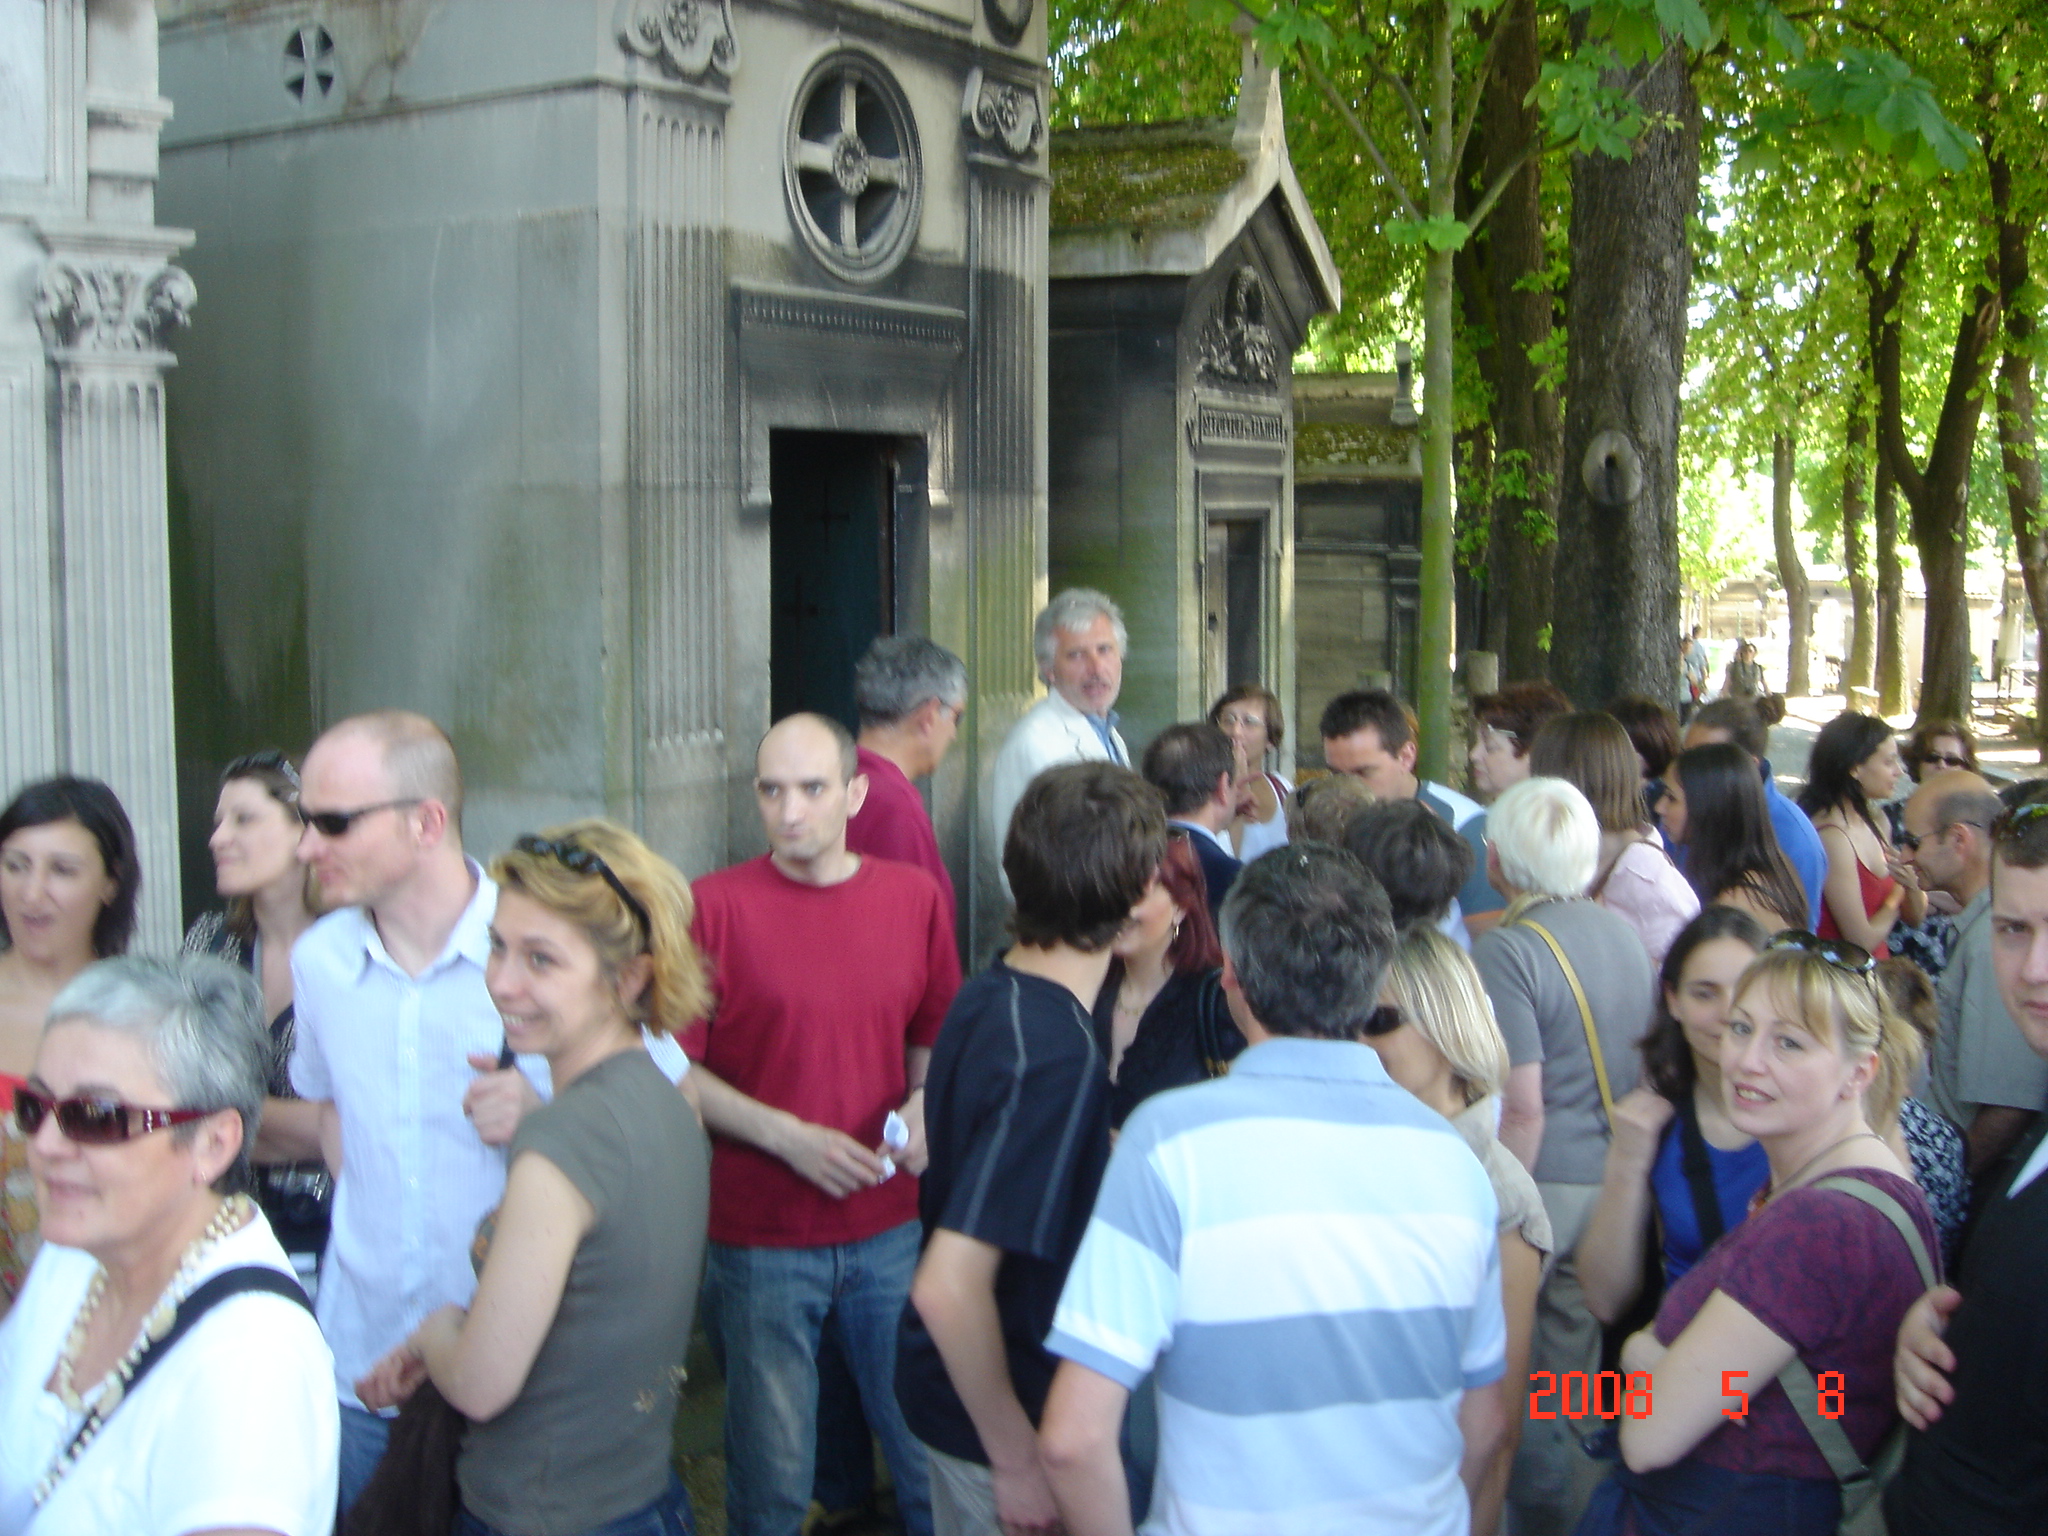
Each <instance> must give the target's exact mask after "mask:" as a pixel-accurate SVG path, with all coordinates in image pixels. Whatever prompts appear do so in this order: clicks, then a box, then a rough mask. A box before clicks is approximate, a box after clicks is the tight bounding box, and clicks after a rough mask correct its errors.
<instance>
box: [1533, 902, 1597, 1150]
mask: <svg viewBox="0 0 2048 1536" xmlns="http://www.w3.org/2000/svg"><path fill="white" fill-rule="evenodd" d="M1522 926H1523V927H1524V928H1527V929H1529V930H1530V931H1531V932H1533V933H1534V934H1535V935H1536V937H1537V938H1539V939H1541V940H1542V941H1543V942H1544V943H1546V944H1548V945H1549V946H1550V952H1551V953H1552V954H1553V955H1555V956H1557V964H1558V969H1560V970H1562V971H1563V972H1564V979H1565V982H1566V984H1567V985H1568V986H1570V987H1571V989H1572V997H1573V998H1574V999H1576V1000H1577V1002H1578V1005H1579V1023H1580V1024H1581V1025H1582V1026H1583V1027H1584V1028H1585V1031H1586V1050H1587V1052H1588V1053H1589V1054H1590V1055H1591V1056H1592V1058H1593V1077H1594V1080H1595V1081H1597V1082H1598V1083H1599V1084H1600V1108H1601V1109H1602V1111H1604V1112H1605V1114H1606V1116H1607V1125H1608V1129H1610V1130H1612V1129H1613V1127H1614V1090H1613V1089H1612V1088H1611V1087H1609V1086H1608V1083H1607V1059H1606V1058H1605V1057H1604V1056H1602V1055H1601V1054H1600V1032H1599V1031H1598V1030H1596V1029H1595V1028H1594V1027H1593V1008H1592V1005H1591V1004H1590V1003H1588V1002H1587V1001H1586V989H1585V988H1584V987H1582V986H1580V985H1579V973H1578V972H1577V971H1575V970H1573V969H1572V963H1571V961H1569V960H1567V959H1565V957H1564V946H1563V945H1562V944H1560V943H1558V942H1557V936H1556V935H1555V934H1553V933H1552V932H1551V931H1550V930H1549V929H1548V928H1546V927H1544V926H1543V925H1542V924H1541V923H1539V922H1536V921H1535V920H1534V919H1532V918H1527V917H1525V918H1523V919H1522Z"/></svg>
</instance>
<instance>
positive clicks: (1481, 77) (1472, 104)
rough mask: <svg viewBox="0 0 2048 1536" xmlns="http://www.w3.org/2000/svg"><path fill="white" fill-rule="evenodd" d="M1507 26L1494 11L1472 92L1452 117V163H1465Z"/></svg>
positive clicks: (1474, 76)
mask: <svg viewBox="0 0 2048 1536" xmlns="http://www.w3.org/2000/svg"><path fill="white" fill-rule="evenodd" d="M1506 30H1507V28H1506V27H1505V26H1504V25H1503V24H1502V21H1501V12H1499V11H1496V12H1495V13H1494V21H1493V25H1492V27H1490V28H1489V29H1488V30H1487V34H1486V51H1485V52H1484V53H1483V54H1481V55H1480V56H1479V69H1478V72H1477V73H1476V74H1474V75H1473V77H1472V92H1471V95H1470V96H1469V97H1468V98H1467V100H1466V102H1465V105H1464V106H1463V107H1462V108H1460V109H1459V111H1458V113H1457V115H1456V116H1455V117H1454V118H1453V119H1452V122H1453V124H1454V127H1453V129H1452V147H1451V163H1452V164H1453V165H1463V164H1464V163H1465V144H1466V141H1467V140H1469V139H1470V138H1471V137H1472V130H1473V128H1474V127H1475V126H1476V125H1477V124H1478V122H1479V112H1480V108H1481V106H1482V104H1483V103H1484V101H1485V98H1486V81H1487V78H1488V77H1489V76H1490V75H1491V74H1492V73H1493V56H1494V54H1495V53H1496V52H1498V51H1499V48H1500V35H1501V33H1503V32H1505V31H1506Z"/></svg>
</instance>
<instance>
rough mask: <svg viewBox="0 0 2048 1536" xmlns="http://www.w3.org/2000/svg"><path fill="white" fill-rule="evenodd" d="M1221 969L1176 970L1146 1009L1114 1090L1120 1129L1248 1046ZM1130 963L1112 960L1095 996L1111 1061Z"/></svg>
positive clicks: (1098, 1031) (1113, 1119) (1100, 1037)
mask: <svg viewBox="0 0 2048 1536" xmlns="http://www.w3.org/2000/svg"><path fill="white" fill-rule="evenodd" d="M1222 975H1223V973H1222V972H1221V971H1176V972H1175V973H1174V974H1173V975H1171V976H1169V977H1167V978H1166V985H1165V986H1163V987H1161V988H1160V989H1159V993H1158V995H1157V996H1156V997H1154V998H1153V999H1152V1001H1151V1002H1150V1003H1148V1004H1147V1005H1146V1007H1145V1013H1144V1016H1143V1017H1142V1018H1140V1019H1139V1020H1138V1029H1137V1033H1135V1034H1134V1035H1132V1036H1131V1043H1130V1044H1129V1045H1128V1046H1126V1047H1125V1048H1124V1059H1123V1060H1122V1061H1121V1062H1119V1063H1118V1064H1117V1069H1116V1081H1115V1082H1114V1083H1113V1084H1111V1085H1110V1090H1109V1123H1110V1124H1111V1125H1113V1126H1115V1127H1117V1128H1118V1129H1119V1130H1121V1129H1122V1128H1123V1123H1124V1122H1125V1121H1126V1120H1128V1119H1130V1117H1131V1111H1132V1110H1134V1109H1136V1108H1137V1107H1138V1106H1139V1105H1140V1104H1142V1103H1144V1102H1145V1100H1147V1099H1149V1098H1151V1097H1152V1095H1153V1094H1155V1093H1164V1092H1166V1090H1167V1089H1169V1088H1185V1087H1187V1086H1188V1085H1189V1084H1191V1083H1199V1082H1204V1081H1206V1080H1207V1079H1208V1078H1210V1077H1211V1076H1213V1075H1214V1074H1216V1073H1218V1072H1220V1071H1222V1069H1223V1067H1224V1066H1225V1065H1226V1064H1227V1063H1229V1062H1230V1061H1231V1060H1232V1059H1234V1058H1235V1057H1236V1055H1237V1053H1238V1052H1239V1051H1242V1050H1243V1049H1244V1036H1243V1035H1242V1034H1240V1033H1239V1032H1238V1028H1237V1025H1236V1023H1235V1022H1234V1021H1233V1020H1232V1019H1231V1017H1230V1005H1229V1004H1228V1003H1226V1002H1225V1001H1224V1000H1223V983H1222ZM1123 979H1124V965H1123V962H1122V961H1121V960H1113V961H1111V962H1110V966H1109V974H1108V975H1107V976H1105V977H1104V978H1103V981H1102V991H1101V992H1099V993H1098V994H1096V998H1095V1043H1096V1045H1097V1047H1099V1048H1100V1049H1101V1050H1102V1052H1103V1055H1104V1057H1105V1059H1106V1058H1107V1056H1108V1054H1109V1047H1110V1039H1111V1036H1110V1031H1111V1029H1112V1028H1113V1027H1114V1026H1115V1021H1116V995H1117V992H1118V990H1119V989H1120V988H1121V987H1122V985H1123Z"/></svg>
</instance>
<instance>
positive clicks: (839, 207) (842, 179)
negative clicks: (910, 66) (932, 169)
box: [783, 49, 924, 283]
mask: <svg viewBox="0 0 2048 1536" xmlns="http://www.w3.org/2000/svg"><path fill="white" fill-rule="evenodd" d="M783 181H784V184H785V185H786V187H787V188H788V191H789V216H790V218H791V220H792V221H793V222H794V223H795V225H796V229H797V233H798V234H799V235H801V236H802V237H803V242H804V244H805V245H806V246H807V247H808V248H809V249H810V252H811V254H812V255H813V256H816V257H817V258H818V260H819V261H821V262H823V263H824V264H825V266H826V268H827V269H828V270H830V271H831V272H832V273H833V274H834V275H835V276H838V277H842V278H845V279H847V280H848V281H850V282H856V283H859V282H872V281H874V280H875V279H876V278H879V277H881V276H883V275H884V274H885V273H887V272H889V271H891V270H892V269H893V268H894V267H895V266H896V264H897V263H898V262H899V261H901V260H902V259H903V256H904V254H905V253H906V252H907V251H909V249H910V245H911V242H912V241H913V240H915V239H916V238H917V221H918V214H919V212H920V209H921V207H922V202H923V196H924V166H923V162H922V160H921V159H920V157H919V154H918V147H917V122H916V120H915V119H914V118H913V117H912V116H911V114H910V103H909V102H907V101H906V100H904V97H903V92H902V91H901V90H900V89H898V87H897V85H896V82H895V80H894V79H893V78H892V77H891V76H890V74H889V72H888V70H887V69H885V68H884V67H883V66H882V64H881V61H880V60H878V59H875V58H873V57H871V56H870V55H868V54H865V53H857V52H854V51H852V50H850V49H846V50H841V51H840V52H837V53H831V54H827V55H826V56H825V57H824V58H822V59H820V60H819V61H818V62H817V63H816V64H814V65H812V66H811V71H810V73H809V74H807V75H805V76H804V83H803V85H802V86H801V87H799V88H798V90H797V93H796V104H795V106H794V107H793V108H792V109H791V111H790V116H789V147H788V152H787V156H786V158H785V160H784V163H783Z"/></svg>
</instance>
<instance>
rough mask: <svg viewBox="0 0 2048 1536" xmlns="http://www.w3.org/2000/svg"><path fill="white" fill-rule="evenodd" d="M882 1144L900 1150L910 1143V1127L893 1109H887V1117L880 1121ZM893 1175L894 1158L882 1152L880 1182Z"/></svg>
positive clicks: (887, 1179) (894, 1172)
mask: <svg viewBox="0 0 2048 1536" xmlns="http://www.w3.org/2000/svg"><path fill="white" fill-rule="evenodd" d="M882 1145H883V1146H885V1147H888V1148H889V1149H890V1150H891V1151H896V1152H901V1151H902V1150H903V1149H904V1148H905V1147H907V1146H909V1145H910V1127H909V1126H907V1125H905V1124H904V1123H903V1117H902V1116H901V1115H899V1114H897V1113H896V1111H895V1110H893V1109H892V1110H890V1111H889V1118H888V1119H886V1120H884V1121H883V1122H882ZM895 1177H896V1159H895V1158H893V1157H891V1156H889V1154H888V1153H887V1152H884V1153H883V1154H882V1178H881V1182H882V1183H884V1184H886V1183H888V1182H889V1181H890V1180H891V1179H893V1178H895Z"/></svg>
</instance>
